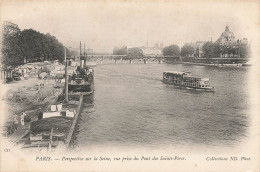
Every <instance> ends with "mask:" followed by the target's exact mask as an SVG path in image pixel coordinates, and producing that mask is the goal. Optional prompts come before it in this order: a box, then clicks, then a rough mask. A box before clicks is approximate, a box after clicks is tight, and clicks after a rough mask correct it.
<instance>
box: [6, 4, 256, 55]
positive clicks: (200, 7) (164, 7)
mask: <svg viewBox="0 0 260 172" xmlns="http://www.w3.org/2000/svg"><path fill="white" fill-rule="evenodd" d="M210 2H211V3H209V2H207V1H184V2H181V1H171V2H170V1H165V2H164V1H144V2H137V1H131V2H128V1H112V2H108V1H103V2H97V1H86V2H84V1H64V2H59V1H57V2H51V1H45V2H44V1H38V2H37V1H27V2H26V1H23V2H18V1H17V2H15V1H10V2H7V1H5V2H3V3H2V6H1V20H2V21H1V22H3V21H5V20H7V21H11V22H13V23H15V24H18V26H19V28H20V29H21V30H23V29H30V28H32V29H34V30H37V31H39V32H42V33H45V34H46V33H50V34H51V35H54V36H55V37H56V38H57V39H58V40H59V41H60V42H62V43H63V44H64V45H65V46H67V47H73V48H76V49H79V42H80V41H82V42H85V43H86V48H91V49H94V51H95V52H106V53H112V51H113V48H114V47H115V46H123V45H129V46H145V45H146V43H147V41H148V43H149V45H154V44H155V43H156V42H160V43H161V42H162V43H163V45H164V46H167V45H170V44H177V45H178V46H180V47H181V46H183V45H184V44H185V43H190V42H196V41H210V40H211V38H212V40H213V41H216V40H217V38H218V37H219V36H220V34H221V33H222V32H223V31H224V30H225V27H226V25H228V26H229V28H230V30H231V31H232V32H233V33H234V35H235V37H236V39H242V38H244V37H246V38H248V39H249V41H250V40H251V39H253V37H254V35H253V31H252V28H254V27H255V24H256V23H257V22H258V21H257V19H255V18H252V16H255V14H254V13H253V12H252V13H251V12H250V10H248V8H252V9H257V6H255V4H254V3H240V2H239V1H238V2H236V3H232V1H231V2H228V1H226V2H224V1H223V2H222V1H221V3H218V2H213V1H210ZM252 11H257V10H252ZM245 18H247V19H250V20H245Z"/></svg>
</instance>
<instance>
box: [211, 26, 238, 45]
mask: <svg viewBox="0 0 260 172" xmlns="http://www.w3.org/2000/svg"><path fill="white" fill-rule="evenodd" d="M216 43H219V44H220V45H232V44H235V43H236V39H235V36H234V33H233V32H231V31H230V30H229V27H228V26H226V29H225V31H224V32H223V33H222V34H221V36H220V37H219V38H218V39H217V41H216Z"/></svg>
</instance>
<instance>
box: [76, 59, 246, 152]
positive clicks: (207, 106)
mask: <svg viewBox="0 0 260 172" xmlns="http://www.w3.org/2000/svg"><path fill="white" fill-rule="evenodd" d="M166 70H174V71H189V72H192V73H194V74H196V75H200V76H202V77H208V78H210V82H211V85H212V86H214V87H215V88H216V92H215V93H209V92H203V91H196V90H188V89H183V88H178V87H176V86H173V85H166V84H164V83H163V82H161V79H162V73H163V71H166ZM246 85H247V70H246V69H239V70H237V69H223V68H221V69H219V68H212V67H204V66H192V65H181V64H146V65H145V64H141V63H140V64H131V65H130V64H117V65H115V64H107V65H99V66H97V67H96V68H95V92H94V94H93V95H91V96H88V97H86V98H85V100H84V107H83V110H82V113H81V121H80V126H79V131H78V134H77V137H76V140H75V147H88V146H93V145H95V146H99V145H113V146H133V147H161V146H163V145H187V146H189V145H191V144H198V145H213V146H214V145H215V146H217V145H226V146H232V145H233V144H235V143H238V142H239V141H241V140H243V139H245V137H246V135H247V133H246V131H247V128H248V126H249V120H248V106H249V105H248V104H247V102H248V101H247V100H248V93H247V90H246Z"/></svg>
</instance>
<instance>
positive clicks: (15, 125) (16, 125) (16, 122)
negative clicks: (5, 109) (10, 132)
mask: <svg viewBox="0 0 260 172" xmlns="http://www.w3.org/2000/svg"><path fill="white" fill-rule="evenodd" d="M18 123H19V122H18V116H17V115H16V114H15V115H14V127H15V129H16V130H17V128H18Z"/></svg>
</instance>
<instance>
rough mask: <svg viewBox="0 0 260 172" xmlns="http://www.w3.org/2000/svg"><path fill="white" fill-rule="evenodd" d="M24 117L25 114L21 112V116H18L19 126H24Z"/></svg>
mask: <svg viewBox="0 0 260 172" xmlns="http://www.w3.org/2000/svg"><path fill="white" fill-rule="evenodd" d="M25 116H26V113H25V112H23V114H22V115H21V116H20V118H21V125H22V126H24V118H25Z"/></svg>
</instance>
